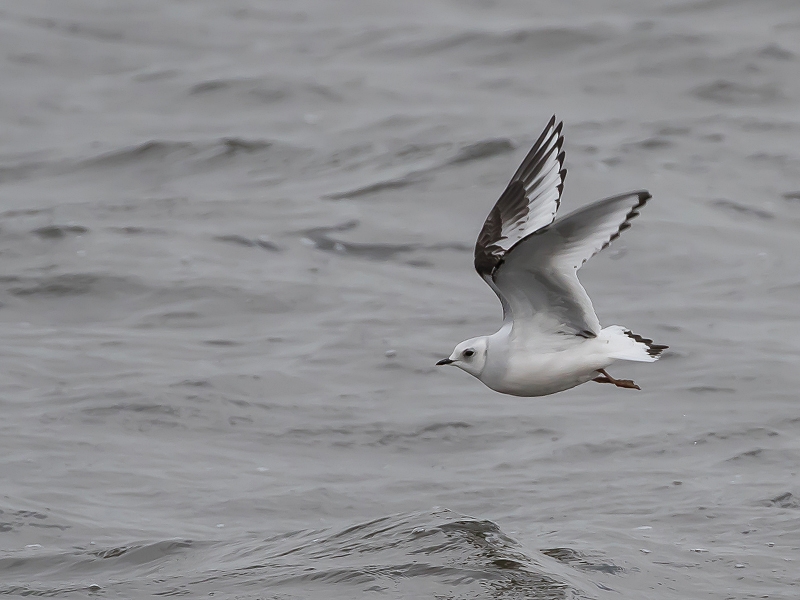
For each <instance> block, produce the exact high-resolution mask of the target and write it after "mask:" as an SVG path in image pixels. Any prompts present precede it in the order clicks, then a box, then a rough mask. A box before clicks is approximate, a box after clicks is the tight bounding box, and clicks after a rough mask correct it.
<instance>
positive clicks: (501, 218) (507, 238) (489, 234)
mask: <svg viewBox="0 0 800 600" xmlns="http://www.w3.org/2000/svg"><path fill="white" fill-rule="evenodd" d="M562 127H563V123H558V124H556V118H555V116H553V117H552V118H551V119H550V122H549V123H548V124H547V127H545V129H544V131H543V132H542V134H541V135H540V136H539V139H538V140H536V143H535V144H534V145H533V147H532V148H531V150H530V152H528V154H527V156H526V157H525V159H524V160H523V161H522V164H521V165H520V166H519V168H518V169H517V171H516V173H514V176H513V177H512V178H511V181H510V182H509V184H508V186H507V187H506V189H505V191H504V192H503V194H502V195H501V196H500V198H499V199H498V200H497V202H496V203H495V205H494V207H493V208H492V210H491V212H490V213H489V216H488V217H487V218H486V222H485V223H484V224H483V228H482V229H481V232H480V234H479V235H478V241H477V243H476V244H475V269H476V270H477V271H478V274H479V275H480V276H481V277H483V278H484V279H486V281H487V282H490V281H491V277H492V273H493V272H494V270H495V269H496V268H497V266H498V265H500V264H501V263H502V261H503V258H504V257H505V255H506V253H507V252H508V251H509V250H510V249H511V248H512V247H513V246H514V244H516V243H517V242H519V241H520V240H522V239H524V238H525V237H527V236H528V235H530V234H531V233H533V232H535V231H538V230H539V229H541V228H542V227H546V226H547V225H549V224H550V223H552V222H553V219H554V218H555V216H556V212H557V211H558V207H559V205H560V204H561V192H562V190H563V189H564V178H565V177H566V175H567V171H566V169H564V152H562V150H561V147H562V146H563V145H564V136H563V135H561V129H562ZM489 285H492V284H491V283H489ZM493 287H494V286H493ZM495 291H497V290H495ZM501 300H502V298H501Z"/></svg>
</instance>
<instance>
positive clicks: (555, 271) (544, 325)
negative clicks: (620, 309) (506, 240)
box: [491, 191, 650, 337]
mask: <svg viewBox="0 0 800 600" xmlns="http://www.w3.org/2000/svg"><path fill="white" fill-rule="evenodd" d="M649 198H650V194H649V193H648V192H646V191H637V192H630V193H627V194H622V195H620V196H614V197H612V198H606V199H604V200H598V201H597V202H593V203H592V204H589V205H587V206H585V207H583V208H580V209H578V210H577V211H575V212H573V213H571V214H569V215H567V216H565V217H563V218H561V219H558V220H557V221H555V222H554V223H553V224H552V225H550V226H549V227H547V228H545V229H543V230H540V231H537V232H535V233H533V234H531V235H529V236H528V237H526V238H524V239H523V240H520V241H519V242H518V243H517V244H516V245H514V246H513V247H512V248H511V249H510V250H509V251H508V252H507V253H506V255H505V257H504V260H503V262H502V264H501V265H499V266H498V267H497V268H496V269H495V271H494V273H493V275H492V282H491V285H492V288H493V289H494V290H495V291H496V292H497V294H498V295H499V296H500V298H501V300H502V302H503V307H504V310H505V311H506V313H507V314H506V317H505V318H506V321H508V320H509V319H511V320H513V322H514V327H515V328H517V329H519V328H528V327H530V328H533V332H532V333H536V332H538V333H562V334H566V335H579V336H583V337H595V336H596V335H597V334H598V333H599V332H600V323H599V321H598V319H597V315H596V314H595V312H594V307H593V306H592V301H591V300H590V299H589V296H588V295H587V293H586V290H584V289H583V286H582V285H581V283H580V281H578V269H580V267H581V266H582V265H583V264H584V263H585V262H586V261H587V260H589V259H590V258H591V257H592V256H594V255H595V254H597V253H598V252H600V251H601V250H602V249H603V248H605V247H606V246H608V245H609V244H610V243H611V242H612V241H613V240H615V239H616V238H617V237H619V235H620V233H621V232H622V231H624V230H625V229H627V228H628V227H630V221H631V219H633V218H634V217H636V216H637V215H638V214H639V208H641V207H642V206H644V204H645V203H646V202H647V200H648V199H649Z"/></svg>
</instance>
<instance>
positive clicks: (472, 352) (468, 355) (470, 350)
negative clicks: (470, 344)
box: [464, 348, 475, 358]
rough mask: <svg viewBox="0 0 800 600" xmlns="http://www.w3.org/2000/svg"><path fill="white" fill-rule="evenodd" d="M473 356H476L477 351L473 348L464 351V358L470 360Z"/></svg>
mask: <svg viewBox="0 0 800 600" xmlns="http://www.w3.org/2000/svg"><path fill="white" fill-rule="evenodd" d="M473 354H475V350H473V349H472V348H468V349H467V350H464V356H466V357H467V358H469V357H470V356H472V355H473Z"/></svg>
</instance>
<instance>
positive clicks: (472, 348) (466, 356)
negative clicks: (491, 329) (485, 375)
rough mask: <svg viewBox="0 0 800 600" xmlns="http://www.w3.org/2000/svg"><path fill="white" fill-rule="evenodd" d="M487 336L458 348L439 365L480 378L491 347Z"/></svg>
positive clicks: (460, 345) (462, 344) (462, 343)
mask: <svg viewBox="0 0 800 600" xmlns="http://www.w3.org/2000/svg"><path fill="white" fill-rule="evenodd" d="M487 340H488V338H487V337H486V336H481V337H476V338H472V339H470V340H466V341H464V342H461V343H460V344H459V345H458V346H456V348H455V350H453V353H452V354H451V355H450V357H449V358H443V359H442V360H440V361H439V362H437V363H436V364H437V365H453V366H455V367H458V368H459V369H461V370H463V371H466V372H467V373H469V374H470V375H474V376H475V377H480V374H481V371H483V367H484V366H486V350H487V348H488V347H489V344H488V341H487Z"/></svg>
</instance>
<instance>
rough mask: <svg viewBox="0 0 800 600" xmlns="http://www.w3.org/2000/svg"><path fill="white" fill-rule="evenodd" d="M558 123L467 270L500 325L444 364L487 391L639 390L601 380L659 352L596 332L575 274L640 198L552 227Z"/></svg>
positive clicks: (559, 178)
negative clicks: (613, 369)
mask: <svg viewBox="0 0 800 600" xmlns="http://www.w3.org/2000/svg"><path fill="white" fill-rule="evenodd" d="M562 127H563V125H562V123H558V124H556V118H555V116H554V117H553V118H552V119H550V122H549V123H548V125H547V127H546V128H545V130H544V131H543V132H542V135H541V136H540V137H539V139H538V140H537V141H536V143H535V144H534V145H533V147H532V148H531V150H530V152H529V153H528V155H527V156H526V157H525V159H524V160H523V161H522V164H521V165H520V167H519V168H518V169H517V171H516V173H514V176H513V177H512V178H511V181H510V182H509V184H508V186H507V187H506V190H505V191H504V192H503V194H502V195H501V196H500V199H499V200H498V201H497V203H496V204H495V206H494V207H493V208H492V210H491V212H490V213H489V216H488V217H487V219H486V222H485V223H484V225H483V228H482V229H481V232H480V234H479V235H478V241H477V243H476V245H475V269H476V270H477V271H478V274H479V275H480V276H481V277H483V279H484V280H485V281H486V283H488V284H489V286H491V288H492V289H493V290H494V291H495V293H496V294H497V296H498V298H500V302H501V303H502V305H503V326H502V327H501V328H500V330H499V331H498V332H497V333H495V334H493V335H490V336H481V337H477V338H472V339H470V340H466V341H464V342H462V343H461V344H459V345H458V346H456V348H455V350H454V351H453V353H452V354H451V355H450V357H449V358H446V359H444V360H441V361H439V363H438V364H453V365H455V366H457V367H459V368H461V369H463V370H464V371H466V372H468V373H470V374H471V375H474V376H475V377H477V378H478V379H480V380H481V381H482V382H483V383H484V384H486V385H487V386H488V387H490V388H492V389H493V390H496V391H498V392H502V393H505V394H514V395H517V396H543V395H547V394H553V393H555V392H559V391H562V390H566V389H569V388H572V387H575V386H576V385H580V384H581V383H586V382H587V381H590V380H595V381H599V382H601V383H614V384H616V385H618V386H619V387H629V388H630V387H633V388H637V389H638V386H636V385H635V384H634V383H633V382H632V381H629V380H617V379H614V378H613V377H611V376H610V375H608V373H606V372H605V370H604V369H605V367H607V366H609V365H610V364H612V363H613V362H615V361H616V360H631V361H641V362H652V361H655V360H657V359H658V357H659V355H660V354H661V352H662V351H663V350H664V349H665V348H666V346H661V345H657V344H654V343H653V341H652V340H649V339H645V338H643V337H641V336H638V335H636V334H634V333H631V332H630V331H629V330H627V329H625V328H623V327H620V326H617V325H612V326H610V327H606V328H604V329H601V327H600V322H599V321H598V319H597V315H596V314H595V312H594V308H593V307H592V302H591V300H590V299H589V296H588V295H587V294H586V290H584V289H583V286H582V285H581V284H580V282H579V281H578V275H577V272H578V269H580V267H581V266H582V265H583V264H584V263H585V262H586V261H587V260H589V259H590V258H591V257H592V256H594V255H595V254H597V253H598V252H600V250H602V249H603V248H605V247H606V246H608V245H609V244H610V243H611V242H612V241H613V240H615V239H616V238H617V237H619V235H620V233H621V232H622V231H624V230H625V229H627V228H628V227H630V221H631V219H633V218H634V217H636V216H637V215H638V214H639V212H638V210H639V208H641V207H642V206H644V204H645V203H646V202H647V200H648V199H649V198H650V194H649V193H648V192H646V191H643V190H642V191H636V192H629V193H627V194H622V195H619V196H614V197H611V198H606V199H604V200H598V201H596V202H593V203H592V204H589V205H587V206H584V207H583V208H580V209H578V210H576V211H575V212H573V213H571V214H569V215H567V216H565V217H562V218H560V219H558V220H555V221H554V219H555V215H556V212H557V211H558V208H559V206H560V203H561V192H562V191H563V189H564V178H565V177H566V173H567V172H566V169H564V168H563V165H564V152H563V150H562V146H563V144H564V138H563V136H562V134H561V130H562Z"/></svg>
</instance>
